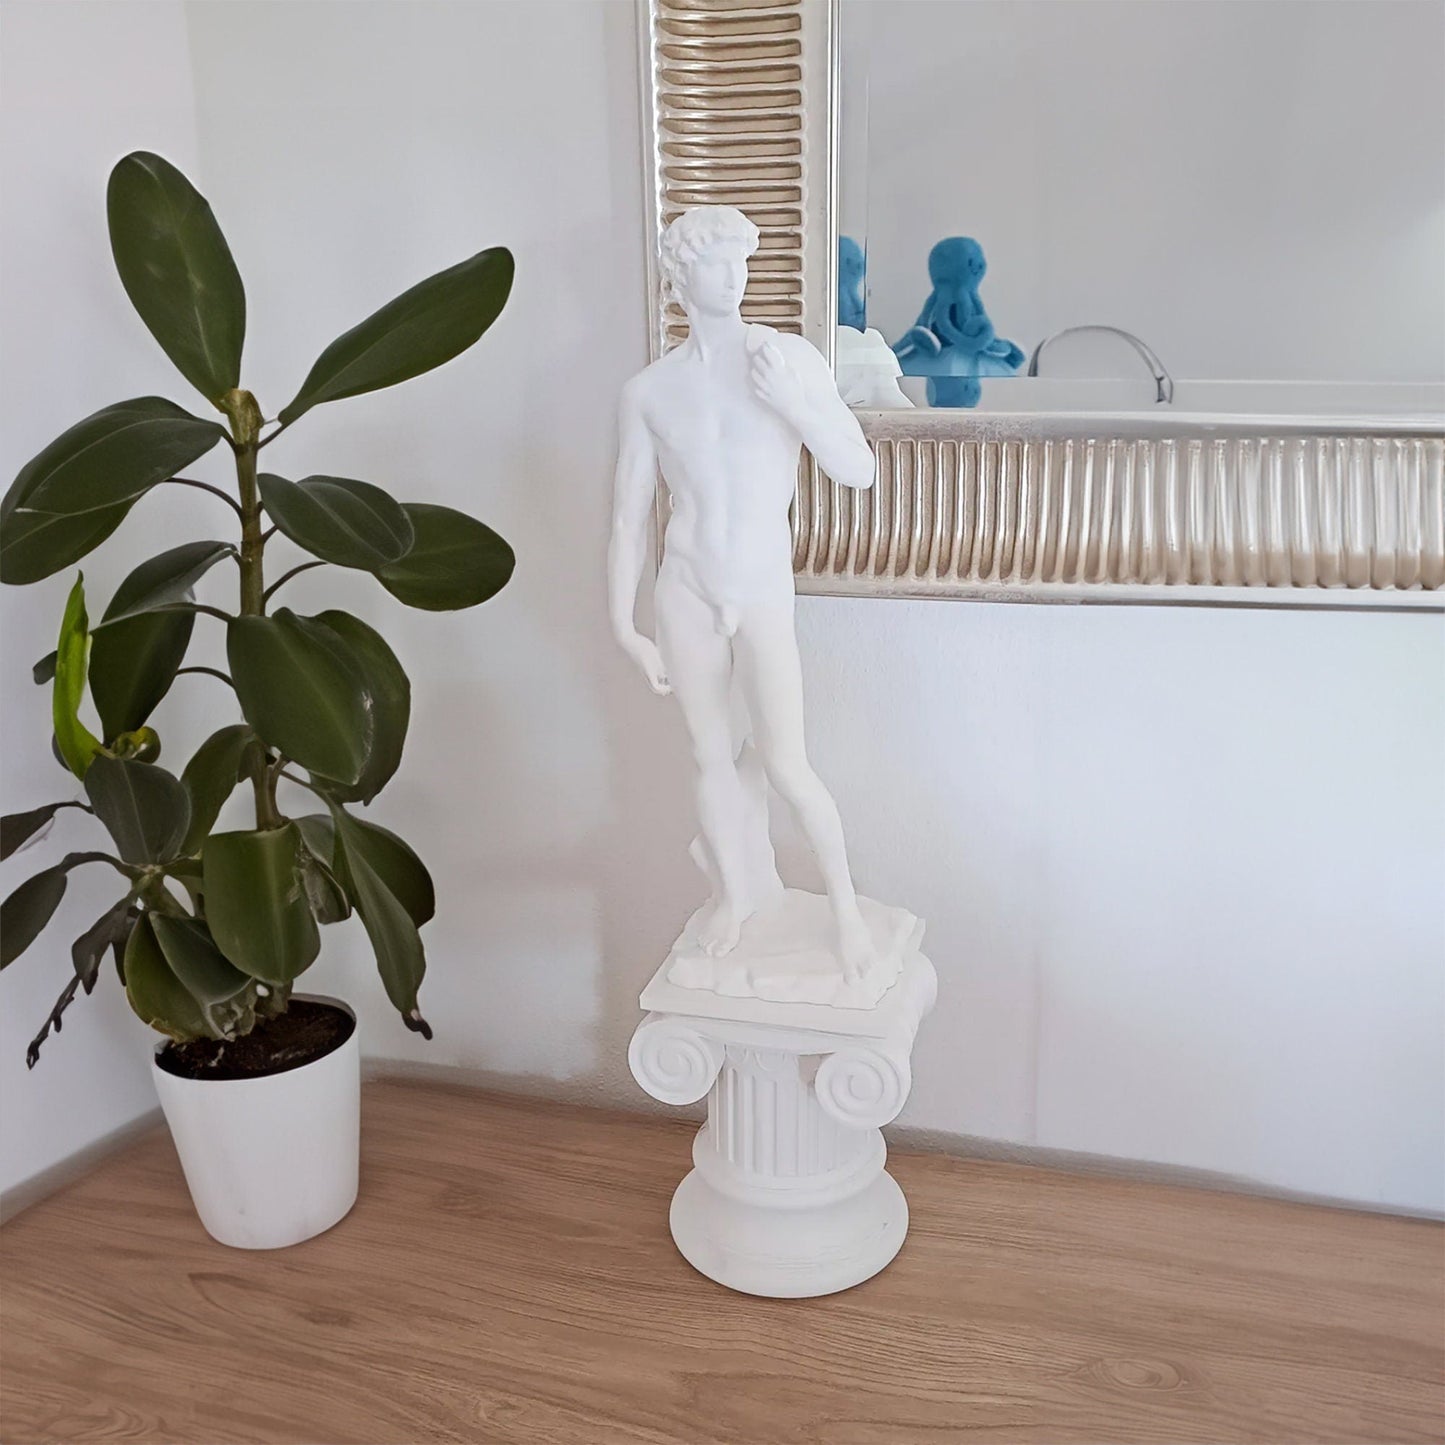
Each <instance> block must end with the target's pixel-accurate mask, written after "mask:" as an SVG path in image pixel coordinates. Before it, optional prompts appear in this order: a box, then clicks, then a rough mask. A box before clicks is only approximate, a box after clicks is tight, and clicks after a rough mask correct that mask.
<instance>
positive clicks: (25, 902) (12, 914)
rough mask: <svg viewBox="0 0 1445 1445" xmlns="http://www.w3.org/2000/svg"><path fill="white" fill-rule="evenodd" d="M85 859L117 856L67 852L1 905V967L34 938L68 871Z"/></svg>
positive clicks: (56, 900) (104, 859) (53, 907)
mask: <svg viewBox="0 0 1445 1445" xmlns="http://www.w3.org/2000/svg"><path fill="white" fill-rule="evenodd" d="M82 863H111V864H115V859H113V858H111V857H110V856H109V855H108V854H105V853H67V854H66V855H65V857H64V858H62V859H61V860H60V862H59V863H52V864H51V865H50V867H49V868H45V869H42V870H41V871H40V872H39V873H37V874H36V875H35V876H34V877H33V878H27V879H26V880H25V882H23V883H22V884H21V885H20V886H19V887H18V888H17V889H16V890H15V891H14V892H13V893H12V894H11V895H10V896H9V897H8V898H7V899H6V900H5V902H4V904H3V905H0V968H5V967H7V966H8V965H9V964H11V963H13V962H14V961H15V960H16V959H17V958H19V957H20V955H21V954H22V953H24V952H25V950H26V949H27V948H29V947H30V945H31V944H32V943H34V942H35V939H36V937H37V935H38V934H39V933H40V930H41V929H42V928H44V927H45V925H46V924H47V923H49V922H50V919H51V916H52V915H53V914H54V912H55V910H56V907H57V906H58V905H59V903H60V900H61V899H62V898H63V897H64V896H65V884H66V875H67V874H68V873H69V872H70V870H71V869H72V868H78V867H80V865H81V864H82ZM116 866H119V865H118V864H116ZM122 871H123V872H127V873H129V872H130V870H129V869H123V870H122Z"/></svg>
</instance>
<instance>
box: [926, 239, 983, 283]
mask: <svg viewBox="0 0 1445 1445" xmlns="http://www.w3.org/2000/svg"><path fill="white" fill-rule="evenodd" d="M987 269H988V267H987V265H986V264H985V262H984V259H983V247H982V246H980V245H979V244H978V242H977V241H975V240H974V239H973V237H971V236H949V237H948V238H947V239H946V240H943V241H940V242H939V243H938V244H937V245H936V246H935V247H934V248H933V249H932V250H931V251H930V252H929V253H928V279H929V280H930V281H932V282H933V284H934V286H935V288H937V287H940V286H942V287H959V288H962V287H973V286H977V285H978V283H979V282H980V281H982V280H983V273H984V272H985V271H986V270H987Z"/></svg>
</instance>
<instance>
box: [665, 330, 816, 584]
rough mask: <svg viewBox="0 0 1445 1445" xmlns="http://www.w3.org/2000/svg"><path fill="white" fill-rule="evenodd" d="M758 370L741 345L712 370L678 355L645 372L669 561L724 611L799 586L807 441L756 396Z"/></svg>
mask: <svg viewBox="0 0 1445 1445" xmlns="http://www.w3.org/2000/svg"><path fill="white" fill-rule="evenodd" d="M749 367H750V358H749V357H748V355H747V353H746V351H745V349H744V347H743V346H742V345H741V344H739V345H738V346H737V348H736V351H735V352H732V351H730V352H729V353H728V354H726V355H723V356H719V357H715V358H713V359H712V360H711V361H710V362H708V363H707V364H704V363H703V362H702V361H701V360H699V359H698V358H697V357H696V356H694V355H692V354H691V353H690V352H689V351H684V350H680V351H676V352H672V353H670V354H669V355H668V356H666V357H664V358H662V360H661V361H658V362H655V363H654V364H653V365H652V366H651V367H649V368H648V370H647V371H646V372H645V373H644V376H645V377H646V385H645V387H644V390H643V394H642V410H643V416H644V419H645V420H646V423H647V427H648V430H649V431H650V432H651V434H652V438H653V442H654V444H655V446H656V448H657V456H658V461H659V463H660V465H661V468H662V475H663V479H664V481H665V482H666V485H667V488H668V491H669V493H670V494H671V498H672V515H671V517H670V519H669V521H668V524H667V534H666V545H665V554H666V558H667V561H668V562H670V563H672V564H674V565H681V566H682V567H683V568H684V569H685V570H686V572H687V573H688V576H689V582H690V585H692V586H694V587H695V588H696V589H697V590H699V591H701V592H702V593H703V594H704V595H705V596H707V597H708V598H710V599H711V600H715V601H719V602H721V601H723V600H724V599H725V598H726V599H729V600H738V599H739V598H740V597H741V596H745V595H747V594H749V593H751V592H753V591H755V590H757V589H758V588H760V587H766V586H768V585H770V584H771V585H772V586H778V585H781V584H783V583H786V586H787V587H788V589H789V590H791V587H792V535H791V529H790V525H789V521H788V508H789V506H790V505H791V503H792V500H793V495H794V491H795V489H796V486H797V474H798V455H799V450H800V447H801V441H800V438H799V436H798V434H797V432H796V431H794V429H793V428H792V427H791V426H790V425H789V424H788V423H787V422H786V421H784V420H783V418H782V417H780V416H779V415H778V414H777V412H775V411H774V410H773V409H772V407H770V406H768V405H767V404H766V403H765V402H763V401H762V400H761V399H759V398H758V396H757V395H756V394H755V393H754V392H753V389H752V385H751V382H750V381H749V379H748V373H749ZM664 565H667V562H665V563H664Z"/></svg>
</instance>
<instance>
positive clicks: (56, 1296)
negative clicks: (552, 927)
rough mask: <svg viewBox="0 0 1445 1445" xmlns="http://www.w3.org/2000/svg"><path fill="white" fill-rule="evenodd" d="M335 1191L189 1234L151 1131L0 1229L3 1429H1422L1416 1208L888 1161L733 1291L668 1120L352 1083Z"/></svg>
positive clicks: (123, 1434)
mask: <svg viewBox="0 0 1445 1445" xmlns="http://www.w3.org/2000/svg"><path fill="white" fill-rule="evenodd" d="M364 1131H365V1132H364V1145H363V1156H362V1157H363V1163H362V1189H361V1199H360V1201H359V1203H358V1204H357V1206H356V1209H355V1210H354V1211H353V1213H352V1214H351V1215H350V1216H349V1217H348V1218H347V1219H345V1220H344V1221H343V1222H342V1223H341V1224H340V1225H338V1226H337V1227H336V1228H335V1229H333V1230H332V1231H331V1232H330V1233H328V1234H325V1235H322V1236H321V1237H320V1238H318V1239H313V1240H310V1241H308V1242H307V1243H305V1244H302V1245H299V1246H297V1247H296V1248H294V1249H288V1250H281V1251H278V1252H275V1253H257V1254H252V1253H247V1252H244V1251H240V1250H232V1249H226V1248H224V1247H222V1246H221V1245H218V1244H215V1243H213V1242H212V1241H211V1240H210V1239H209V1238H208V1237H207V1235H206V1234H205V1233H204V1232H203V1231H202V1229H201V1226H200V1224H199V1223H198V1222H197V1221H196V1219H195V1216H194V1215H193V1214H192V1212H191V1208H190V1203H189V1200H188V1198H187V1196H186V1192H185V1186H184V1183H183V1182H182V1179H181V1174H180V1168H179V1166H178V1164H177V1162H176V1157H175V1154H174V1151H173V1150H172V1147H171V1144H170V1140H169V1138H168V1136H167V1135H166V1134H165V1133H164V1131H157V1132H156V1133H155V1134H154V1135H152V1136H150V1137H148V1138H146V1139H144V1140H143V1141H142V1142H141V1143H139V1144H138V1145H135V1146H133V1147H132V1148H130V1149H128V1150H127V1151H126V1152H124V1153H122V1154H120V1155H117V1156H116V1157H114V1158H112V1159H110V1160H108V1161H107V1162H105V1163H104V1164H103V1165H101V1166H100V1167H99V1168H98V1169H96V1170H95V1171H94V1172H93V1173H91V1174H89V1175H87V1176H86V1177H85V1178H83V1179H81V1180H79V1181H78V1182H76V1183H75V1184H72V1185H71V1186H70V1187H68V1188H67V1189H65V1190H64V1191H62V1192H61V1193H59V1194H57V1195H55V1196H53V1197H51V1198H50V1199H47V1200H45V1201H44V1202H42V1203H40V1204H38V1205H36V1206H34V1207H33V1208H31V1209H29V1210H28V1211H26V1212H25V1213H23V1214H21V1215H20V1216H19V1217H18V1218H16V1219H15V1220H13V1221H12V1222H11V1223H10V1224H8V1225H7V1226H6V1227H5V1228H4V1229H3V1230H0V1262H3V1293H0V1311H3V1314H0V1325H3V1333H0V1370H3V1374H0V1436H3V1439H4V1440H5V1441H6V1442H8V1445H23V1442H30V1441H39V1440H45V1441H61V1442H67V1445H68V1442H80V1441H88V1440H107V1441H122V1440H146V1441H168V1442H185V1445H222V1442H232V1441H282V1442H288V1445H299V1442H305V1445H323V1442H325V1445H336V1442H342V1441H379V1442H386V1445H398V1442H421V1441H438V1440H450V1441H482V1442H526V1445H550V1442H556V1445H562V1442H566V1445H612V1442H623V1441H648V1442H657V1445H708V1442H726V1445H753V1442H757V1445H763V1442H774V1441H776V1442H784V1441H786V1442H789V1445H806V1442H815V1441H816V1442H828V1445H914V1442H917V1445H925V1442H926V1445H940V1442H945V1441H960V1442H970V1445H978V1442H984V1441H1016V1442H1028V1445H1042V1442H1047V1441H1099V1442H1103V1441H1110V1442H1115V1441H1117V1442H1124V1441H1174V1440H1192V1441H1211V1442H1224V1441H1244V1440H1248V1441H1261V1442H1271V1445H1274V1442H1285V1441H1303V1442H1309V1445H1324V1442H1335V1441H1339V1442H1346V1441H1348V1442H1352V1445H1353V1442H1363V1441H1391V1442H1403V1441H1438V1440H1440V1439H1442V1437H1445V1382H1442V1353H1445V1352H1442V1331H1445V1249H1442V1230H1441V1228H1440V1227H1439V1226H1437V1225H1434V1224H1431V1223H1428V1222H1422V1221H1418V1220H1405V1219H1394V1218H1388V1217H1384V1216H1379V1215H1366V1214H1359V1213H1351V1212H1347V1211H1342V1210H1331V1209H1321V1208H1315V1207H1311V1206H1305V1205H1299V1204H1290V1203H1283V1202H1280V1201H1276V1200H1265V1199H1251V1198H1246V1197H1244V1196H1240V1195H1230V1194H1222V1193H1215V1192H1207V1191H1203V1190H1197V1189H1181V1188H1169V1187H1164V1186H1159V1185H1154V1184H1138V1183H1125V1182H1119V1181H1115V1180H1108V1179H1101V1178H1097V1177H1085V1176H1078V1175H1069V1174H1063V1173H1056V1172H1052V1171H1048V1170H1041V1169H1033V1168H1027V1167H1024V1166H1020V1165H1008V1164H996V1163H979V1162H970V1161H965V1160H958V1159H950V1158H945V1157H942V1156H938V1155H917V1154H915V1155H895V1156H894V1157H893V1160H892V1162H891V1164H890V1168H891V1169H892V1170H893V1172H894V1174H895V1177H896V1178H897V1179H898V1180H899V1182H900V1183H901V1184H902V1185H903V1188H904V1190H905V1191H906V1193H907V1194H908V1197H909V1200H910V1203H911V1205H912V1210H913V1225H912V1231H911V1233H910V1234H909V1237H908V1242H907V1244H906V1245H905V1246H904V1249H903V1253H902V1254H901V1255H900V1256H899V1257H898V1259H897V1260H896V1261H895V1263H894V1264H893V1265H892V1266H891V1267H890V1268H889V1269H888V1270H886V1271H885V1272H884V1273H883V1274H882V1275H880V1276H879V1277H878V1278H876V1279H874V1280H871V1281H869V1282H868V1283H867V1284H864V1285H862V1286H860V1287H859V1288H857V1289H854V1290H851V1291H848V1292H847V1293H845V1294H841V1295H835V1296H833V1297H831V1298H828V1299H821V1300H798V1301H791V1300H790V1301H772V1300H758V1299H750V1298H746V1297H744V1296H741V1295H736V1294H732V1293H730V1292H729V1291H727V1290H725V1289H722V1288H720V1287H719V1286H717V1285H714V1284H712V1283H711V1282H710V1281H708V1280H706V1279H704V1278H702V1277H701V1276H700V1275H697V1274H695V1273H694V1272H693V1271H692V1270H691V1269H690V1268H689V1267H688V1266H687V1265H686V1264H684V1263H683V1261H682V1259H681V1258H680V1257H679V1256H678V1255H677V1253H676V1252H675V1251H674V1249H673V1247H672V1243H671V1240H670V1239H669V1237H668V1234H667V1224H666V1220H667V1203H668V1198H669V1196H670V1194H671V1191H672V1189H673V1187H674V1186H675V1185H676V1184H677V1182H678V1180H679V1179H680V1178H681V1177H682V1175H683V1173H684V1172H685V1171H686V1169H687V1167H688V1163H689V1159H688V1147H689V1141H690V1139H691V1135H692V1128H691V1126H689V1125H687V1124H684V1123H678V1122H673V1121H668V1120H657V1119H651V1118H645V1117H636V1116H629V1115H625V1114H617V1113H603V1112H590V1111H585V1110H580V1109H573V1108H565V1107H561V1106H557V1105H550V1104H543V1103H537V1102H534V1101H531V1100H524V1099H516V1098H506V1097H500V1096H496V1095H489V1094H479V1093H475V1092H472V1091H469V1090H465V1089H459V1088H458V1089H452V1088H445V1087H437V1086H435V1085H429V1084H427V1085H423V1084H415V1083H400V1082H388V1083H376V1084H371V1085H368V1086H367V1090H366V1094H365V1102H364Z"/></svg>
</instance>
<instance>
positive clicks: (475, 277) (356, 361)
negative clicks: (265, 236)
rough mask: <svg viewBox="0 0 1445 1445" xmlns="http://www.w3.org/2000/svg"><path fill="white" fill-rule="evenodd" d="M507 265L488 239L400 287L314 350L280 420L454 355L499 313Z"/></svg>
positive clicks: (502, 251) (508, 256) (505, 255)
mask: <svg viewBox="0 0 1445 1445" xmlns="http://www.w3.org/2000/svg"><path fill="white" fill-rule="evenodd" d="M513 270H514V265H513V262H512V253H511V252H510V251H508V250H507V249H506V248H505V247H503V246H493V247H491V248H490V249H488V250H486V251H480V252H478V253H477V255H475V256H473V257H471V258H470V259H469V260H466V261H463V262H462V263H461V264H460V265H457V266H453V267H451V268H450V269H449V270H446V271H439V272H438V273H437V274H436V275H435V276H429V277H428V278H427V279H426V280H425V281H422V282H419V283H418V284H417V285H415V286H413V287H412V288H411V290H410V291H406V292H403V293H402V295H400V296H398V297H397V298H396V300H395V301H391V302H388V303H387V304H386V305H385V306H383V307H382V308H381V310H380V311H377V312H375V313H374V314H373V315H371V316H368V317H367V318H366V320H365V321H363V322H362V323H361V324H360V325H359V326H354V327H352V329H351V330H350V331H348V332H347V333H346V334H345V335H344V336H339V337H337V339H336V340H335V341H333V342H332V343H331V345H330V346H328V347H327V348H326V350H325V351H323V352H322V353H321V355H320V356H319V357H318V358H317V359H316V363H315V365H313V366H312V368H311V370H310V372H309V373H307V376H306V380H305V381H304V382H302V383H301V390H300V391H299V392H297V393H296V396H295V398H294V399H293V400H292V401H291V402H289V403H288V404H287V405H286V406H285V407H283V408H282V410H281V413H280V419H281V421H282V422H283V423H284V424H286V425H287V426H289V425H290V424H291V423H292V422H293V421H295V420H296V418H297V417H299V416H302V415H304V414H305V413H306V412H308V411H310V409H311V408H312V407H313V406H316V405H318V404H319V403H321V402H323V401H336V400H338V399H339V398H341V397H344V396H358V395H360V394H361V393H362V392H365V391H377V390H379V389H380V388H381V387H384V386H395V385H396V384H397V383H398V382H401V381H407V380H409V379H410V378H411V377H413V376H420V375H421V374H422V373H423V372H425V371H431V370H432V369H433V368H434V367H438V366H441V365H442V364H443V363H444V362H447V361H450V360H451V359H452V357H454V356H458V355H460V354H461V353H462V352H463V351H465V350H466V349H467V347H469V346H470V345H472V343H473V342H474V341H476V340H477V338H478V337H480V336H481V335H482V333H483V332H484V331H485V330H486V329H487V328H488V327H489V326H490V325H491V324H492V322H493V321H495V320H496V319H497V317H498V316H499V315H501V312H502V307H503V306H505V305H506V304H507V296H508V295H509V293H510V292H511V289H512V273H513Z"/></svg>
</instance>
